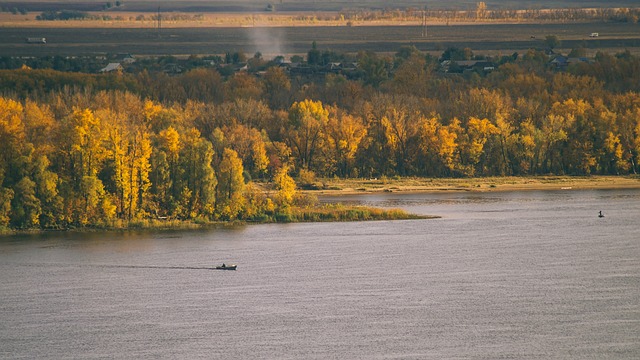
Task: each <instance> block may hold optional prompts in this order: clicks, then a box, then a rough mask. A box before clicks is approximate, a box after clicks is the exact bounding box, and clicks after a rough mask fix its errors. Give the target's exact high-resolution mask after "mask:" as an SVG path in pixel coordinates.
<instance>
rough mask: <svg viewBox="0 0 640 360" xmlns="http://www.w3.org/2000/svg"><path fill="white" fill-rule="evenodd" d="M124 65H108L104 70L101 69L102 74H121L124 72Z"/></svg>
mask: <svg viewBox="0 0 640 360" xmlns="http://www.w3.org/2000/svg"><path fill="white" fill-rule="evenodd" d="M122 69H123V68H122V64H120V63H109V64H107V66H105V67H103V68H102V69H100V72H101V73H108V72H114V71H117V72H121V71H122Z"/></svg>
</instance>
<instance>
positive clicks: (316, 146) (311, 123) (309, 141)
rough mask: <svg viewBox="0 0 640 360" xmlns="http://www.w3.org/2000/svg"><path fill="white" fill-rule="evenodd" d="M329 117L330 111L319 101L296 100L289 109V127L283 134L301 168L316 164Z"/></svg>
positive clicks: (311, 166) (310, 167)
mask: <svg viewBox="0 0 640 360" xmlns="http://www.w3.org/2000/svg"><path fill="white" fill-rule="evenodd" d="M328 117H329V112H328V111H327V110H326V109H325V108H324V107H323V106H322V103H321V102H319V101H313V100H304V101H301V102H296V103H294V104H293V105H292V106H291V108H290V109H289V122H288V125H289V127H288V128H286V129H283V132H284V134H283V136H284V139H285V142H286V143H287V145H289V147H290V148H291V150H292V152H293V156H294V157H295V159H296V161H297V162H298V165H299V166H300V167H301V168H303V169H312V168H313V166H314V165H315V163H314V160H315V157H316V155H317V153H318V152H319V151H320V149H321V148H322V147H323V146H324V140H325V134H324V133H323V130H324V129H325V128H326V124H327V121H328Z"/></svg>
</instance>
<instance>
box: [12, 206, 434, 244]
mask: <svg viewBox="0 0 640 360" xmlns="http://www.w3.org/2000/svg"><path fill="white" fill-rule="evenodd" d="M438 217H439V216H424V215H416V214H411V213H408V212H406V211H404V210H402V209H381V208H375V207H370V206H353V205H343V204H339V203H336V204H317V205H310V206H294V207H291V208H289V209H288V210H287V211H283V212H276V213H273V214H263V215H257V216H255V217H253V218H251V219H247V220H232V221H210V220H205V219H194V220H178V219H140V220H133V221H129V222H127V221H122V220H117V221H114V222H105V223H103V224H97V225H91V226H85V227H68V228H60V229H11V228H0V236H7V235H16V234H38V233H46V232H57V231H78V232H103V231H128V230H158V231H163V230H194V229H206V228H219V227H225V226H237V225H246V224H271V223H300V222H350V221H379V220H416V219H435V218H438Z"/></svg>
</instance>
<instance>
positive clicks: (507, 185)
mask: <svg viewBox="0 0 640 360" xmlns="http://www.w3.org/2000/svg"><path fill="white" fill-rule="evenodd" d="M320 183H321V184H320ZM318 185H319V186H317V187H318V190H305V192H308V193H311V194H315V195H317V196H322V195H331V196H335V195H353V194H366V193H376V192H446V191H450V192H457V191H475V192H489V191H526V190H565V191H566V190H585V189H640V176H637V175H636V176H584V177H582V176H580V177H576V176H536V177H483V178H461V179H448V178H447V179H443V178H384V177H382V178H374V179H322V180H321V181H320V182H319V183H318Z"/></svg>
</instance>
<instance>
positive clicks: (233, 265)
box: [216, 264, 238, 270]
mask: <svg viewBox="0 0 640 360" xmlns="http://www.w3.org/2000/svg"><path fill="white" fill-rule="evenodd" d="M237 267H238V265H235V264H232V265H225V264H222V266H216V270H235V269H236V268H237Z"/></svg>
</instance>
